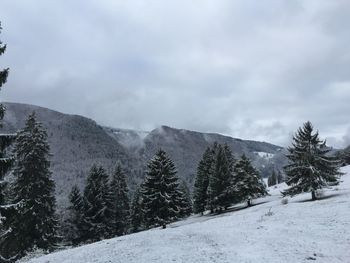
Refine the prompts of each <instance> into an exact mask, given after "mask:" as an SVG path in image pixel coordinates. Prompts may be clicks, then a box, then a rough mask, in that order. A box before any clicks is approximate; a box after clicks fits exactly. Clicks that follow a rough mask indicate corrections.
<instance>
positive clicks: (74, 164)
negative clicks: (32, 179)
mask: <svg viewBox="0 0 350 263" xmlns="http://www.w3.org/2000/svg"><path fill="white" fill-rule="evenodd" d="M5 106H6V108H7V111H6V114H5V119H4V126H3V128H1V131H2V132H15V131H16V130H18V129H21V128H22V127H23V126H24V122H25V119H26V118H27V116H28V115H29V114H30V113H31V112H33V111H35V112H36V114H37V117H38V121H40V122H42V123H43V126H44V127H45V128H46V129H47V131H48V136H49V143H50V146H51V153H52V159H51V161H52V167H51V168H52V172H53V178H54V180H55V181H56V195H57V200H58V207H59V208H64V207H66V206H67V203H68V202H67V201H68V200H67V197H68V193H69V191H70V189H71V186H72V185H73V184H77V185H78V186H79V187H81V188H82V187H83V186H84V184H85V179H86V176H87V173H88V170H89V169H90V168H91V166H92V164H94V163H98V164H102V165H103V166H105V168H106V169H107V170H108V171H109V172H110V171H111V170H112V169H113V168H114V165H115V163H116V162H121V163H122V165H123V166H124V169H125V170H126V171H127V174H128V184H129V186H130V188H131V190H133V189H134V188H135V186H136V185H137V184H138V183H140V182H141V180H142V179H143V176H144V169H145V165H146V162H147V161H148V160H149V159H150V158H151V157H152V156H153V155H154V154H155V152H156V151H157V150H158V149H159V148H160V147H161V148H163V149H164V150H165V151H167V152H168V153H169V154H170V156H171V158H172V159H173V160H174V162H175V164H176V166H177V168H178V174H179V177H180V178H182V179H183V180H185V181H186V182H187V183H188V184H189V186H190V187H191V186H192V184H193V180H194V175H195V171H196V168H197V164H198V162H199V160H200V158H201V156H202V154H203V152H204V150H205V148H206V147H207V146H209V145H211V144H212V143H213V142H214V141H218V142H220V143H227V144H228V145H229V146H230V147H231V149H232V151H233V153H234V154H235V155H236V156H239V155H240V154H242V153H246V154H247V155H248V156H250V157H251V158H252V159H253V160H254V164H255V165H256V166H257V168H258V169H260V170H261V171H262V172H263V174H265V175H267V174H268V171H269V169H271V168H272V167H274V166H276V167H277V168H278V167H281V165H282V164H283V162H284V161H285V157H284V156H283V151H282V148H281V147H279V146H275V145H272V144H269V143H265V142H254V141H244V140H240V139H234V138H231V137H227V136H223V135H219V134H206V133H200V132H193V131H188V130H180V129H174V128H170V127H166V126H162V127H160V128H157V129H154V130H153V131H151V132H138V131H133V130H123V129H118V128H107V127H102V126H100V125H98V124H97V123H96V122H95V121H93V120H91V119H88V118H85V117H82V116H78V115H70V114H63V113H60V112H57V111H53V110H50V109H47V108H43V107H38V106H34V105H27V104H20V103H5ZM262 153H263V154H262ZM281 160H282V161H281Z"/></svg>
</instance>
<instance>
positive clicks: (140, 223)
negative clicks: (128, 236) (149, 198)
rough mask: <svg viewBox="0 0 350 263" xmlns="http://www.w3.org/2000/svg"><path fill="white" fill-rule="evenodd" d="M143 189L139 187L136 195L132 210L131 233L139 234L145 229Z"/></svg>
mask: <svg viewBox="0 0 350 263" xmlns="http://www.w3.org/2000/svg"><path fill="white" fill-rule="evenodd" d="M140 188H141V187H138V188H137V190H136V191H135V193H134V196H133V199H132V203H131V209H130V228H131V229H130V231H131V232H132V233H136V232H139V231H141V230H143V229H144V220H143V209H142V203H143V202H142V194H141V189H140Z"/></svg>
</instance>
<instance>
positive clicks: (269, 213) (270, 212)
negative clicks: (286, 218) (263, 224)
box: [265, 207, 273, 216]
mask: <svg viewBox="0 0 350 263" xmlns="http://www.w3.org/2000/svg"><path fill="white" fill-rule="evenodd" d="M271 208H272V207H270V209H269V211H268V212H266V214H265V216H272V215H273V212H272V211H271Z"/></svg>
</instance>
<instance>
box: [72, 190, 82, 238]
mask: <svg viewBox="0 0 350 263" xmlns="http://www.w3.org/2000/svg"><path fill="white" fill-rule="evenodd" d="M69 201H70V206H69V208H68V210H69V212H70V219H69V223H70V232H69V233H68V235H69V239H70V241H72V243H73V245H77V244H79V243H80V242H81V241H82V236H83V228H82V227H83V222H84V204H83V197H82V195H81V193H80V190H79V188H78V187H77V186H76V185H75V186H73V187H72V190H71V192H70V194H69Z"/></svg>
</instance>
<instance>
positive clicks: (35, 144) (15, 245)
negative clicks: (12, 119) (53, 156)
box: [1, 113, 58, 258]
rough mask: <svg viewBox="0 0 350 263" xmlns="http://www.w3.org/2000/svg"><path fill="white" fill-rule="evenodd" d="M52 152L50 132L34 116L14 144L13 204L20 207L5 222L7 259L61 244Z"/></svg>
mask: <svg viewBox="0 0 350 263" xmlns="http://www.w3.org/2000/svg"><path fill="white" fill-rule="evenodd" d="M49 150H50V148H49V144H48V143H47V133H46V131H45V130H44V128H43V127H42V125H41V124H40V123H39V122H37V121H36V116H35V113H32V114H31V115H29V118H28V119H27V121H26V124H25V127H24V129H23V130H21V131H19V133H18V135H17V138H16V143H15V149H14V154H15V160H16V161H15V165H14V172H13V174H14V176H15V178H16V179H15V182H14V184H13V186H12V188H13V191H14V196H13V200H12V203H15V204H16V203H21V206H20V207H19V209H17V210H16V213H15V214H13V215H11V217H10V218H9V220H6V225H7V226H8V227H10V229H11V231H10V232H8V233H7V234H6V235H5V236H3V240H2V241H3V242H1V245H2V251H3V252H4V253H5V256H6V258H9V257H12V258H18V257H21V256H23V255H25V254H26V253H27V252H29V251H31V250H32V249H34V248H41V249H44V250H51V249H52V248H54V247H55V244H56V242H57V241H58V238H57V234H56V231H57V227H58V223H57V219H56V216H55V204H56V200H55V196H54V191H55V183H54V181H53V180H52V179H51V172H50V161H49V155H50V154H49Z"/></svg>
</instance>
